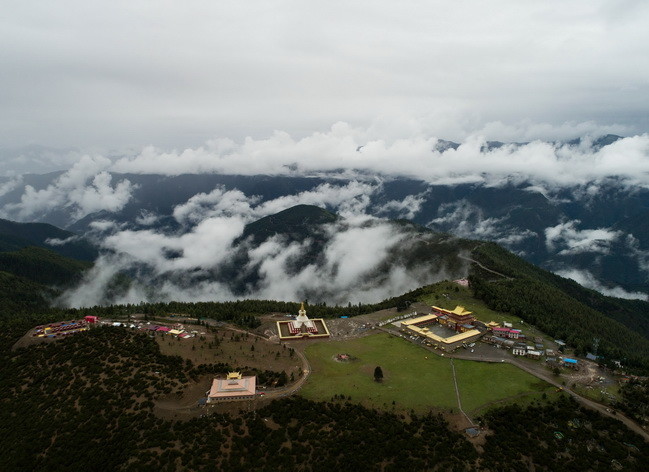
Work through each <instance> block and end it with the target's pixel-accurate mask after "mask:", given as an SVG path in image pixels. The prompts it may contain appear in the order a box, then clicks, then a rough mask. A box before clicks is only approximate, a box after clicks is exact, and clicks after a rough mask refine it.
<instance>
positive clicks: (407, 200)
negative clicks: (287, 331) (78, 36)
mask: <svg viewBox="0 0 649 472" xmlns="http://www.w3.org/2000/svg"><path fill="white" fill-rule="evenodd" d="M620 139H622V138H621V137H620V136H617V135H613V134H608V135H604V136H600V137H596V138H594V139H592V140H589V139H582V138H578V139H574V140H571V141H568V142H565V143H561V144H562V145H567V146H573V147H578V146H582V145H583V146H584V147H586V146H589V149H595V150H598V149H603V148H605V147H606V146H610V145H612V144H613V143H615V142H617V141H619V140H620ZM524 144H525V143H503V142H499V141H488V142H486V143H485V144H484V147H485V149H487V150H495V149H498V148H501V147H503V146H512V147H520V146H523V145H524ZM459 146H460V145H459V144H458V143H455V142H452V141H444V140H438V141H437V144H436V149H437V150H439V151H443V150H446V149H458V148H459ZM431 165H433V163H431ZM61 175H62V174H61V172H55V173H50V174H45V175H35V174H31V175H25V176H23V180H22V181H21V182H20V183H18V184H16V186H15V188H13V190H11V191H8V192H7V193H5V194H4V195H2V196H0V207H3V208H5V210H6V212H5V213H11V211H10V210H11V209H12V208H15V205H19V204H20V202H21V197H22V196H23V195H24V192H25V188H26V186H27V185H29V186H32V187H33V188H34V189H35V190H36V191H38V190H42V189H45V188H47V186H48V185H50V184H52V183H53V182H54V181H55V180H56V179H57V178H58V177H60V176H61ZM111 176H112V182H113V184H114V183H116V182H120V181H122V180H128V181H129V182H130V183H131V184H132V189H131V194H130V199H129V200H128V201H127V202H126V203H125V204H124V205H123V207H121V208H120V209H118V210H114V211H109V210H101V211H97V212H94V213H90V214H87V215H85V216H78V217H77V216H75V217H73V216H72V214H71V211H70V209H69V208H63V207H57V208H54V209H52V210H48V211H44V212H43V213H42V214H38V215H36V216H35V218H36V219H38V220H40V221H44V222H48V223H51V224H55V225H57V226H59V227H64V228H67V229H68V230H71V231H74V232H75V233H77V234H80V235H84V234H86V233H87V232H89V231H92V230H93V225H94V224H96V223H97V222H99V221H107V222H112V223H113V224H114V225H115V227H119V228H121V229H130V230H142V229H146V230H150V231H158V232H163V233H165V234H181V233H182V232H184V231H189V230H191V228H188V227H187V223H186V222H179V221H178V220H177V219H176V218H175V217H174V209H175V208H177V207H179V206H182V205H185V204H187V202H188V201H190V199H192V198H194V197H197V196H201V195H210V193H211V192H213V191H214V190H215V189H222V191H223V192H224V193H226V192H228V191H234V190H238V191H240V192H241V193H242V194H243V195H244V196H245V198H248V199H250V200H251V201H254V202H256V204H259V205H262V204H263V203H265V202H269V201H274V200H277V201H279V200H281V199H283V198H285V197H288V196H291V197H294V198H290V199H286V205H287V206H292V205H294V204H296V203H301V202H300V201H299V199H298V198H297V195H299V194H301V193H304V192H306V193H309V194H314V193H318V192H321V191H322V187H323V186H326V187H327V191H328V192H329V193H330V194H332V193H335V192H336V191H337V190H339V191H340V192H342V191H343V190H342V189H343V188H344V187H345V186H349V185H351V184H359V185H358V186H359V187H363V190H362V192H364V193H362V194H360V193H359V194H357V195H356V196H353V197H350V198H352V199H353V198H356V199H357V200H358V201H359V202H360V203H362V205H359V206H360V207H362V210H361V211H364V212H366V213H367V214H369V215H373V216H377V217H382V218H388V219H400V218H406V219H408V220H410V221H412V222H413V223H415V224H418V225H421V226H425V227H428V228H430V229H433V230H435V231H438V232H443V233H449V234H453V235H455V236H457V237H459V238H467V239H480V240H489V241H494V242H497V243H499V244H501V245H502V246H504V247H506V248H507V249H509V250H511V251H513V252H514V253H516V254H518V255H520V256H522V257H523V258H525V260H527V261H529V262H532V263H534V264H536V265H538V266H540V267H542V268H544V269H547V270H551V271H553V272H557V273H561V274H564V275H568V274H574V276H575V277H577V276H580V277H577V278H578V279H579V280H582V281H586V282H584V283H587V282H588V281H589V280H591V281H592V282H591V285H590V286H592V287H594V288H597V289H598V290H602V291H604V292H606V293H617V294H620V295H625V296H629V297H642V296H644V295H643V294H645V295H647V294H649V226H648V225H649V223H647V222H648V221H649V189H647V188H644V187H636V188H629V187H628V186H627V185H624V184H623V183H622V182H620V181H619V180H618V179H616V178H614V177H611V178H607V179H603V180H599V181H597V182H584V183H580V184H574V185H573V186H566V187H558V188H550V187H551V186H548V188H545V187H544V186H543V185H538V184H535V183H533V182H531V181H521V180H516V181H513V180H512V181H506V180H505V181H503V182H500V183H498V184H497V185H486V184H481V183H457V184H431V183H429V182H426V181H423V180H418V179H416V178H395V177H390V176H381V175H373V174H371V173H369V172H359V173H357V174H354V175H353V177H348V176H345V174H344V172H342V170H341V173H340V174H339V175H335V176H331V175H327V174H326V173H322V174H319V175H318V176H269V175H256V176H242V175H220V174H192V175H188V174H186V175H178V176H167V175H154V174H117V173H112V174H111ZM305 201H308V202H310V203H312V202H313V201H314V200H313V198H309V199H306V200H305ZM211 204H212V205H214V204H215V202H212V203H211ZM318 204H320V203H318ZM343 204H344V203H340V202H338V203H331V204H327V203H322V204H321V206H325V207H326V208H325V209H326V210H327V211H330V212H333V213H336V212H338V211H339V210H340V206H341V205H343ZM107 224H108V223H107ZM271 232H272V231H271ZM246 235H247V234H246ZM8 243H10V242H8ZM37 245H40V244H37ZM14 246H15V247H17V246H16V245H14ZM42 247H43V246H42ZM50 249H52V250H56V249H55V248H53V247H50ZM58 251H59V253H61V254H63V255H66V256H70V257H81V256H80V255H79V254H78V253H73V252H67V253H64V252H62V251H63V248H62V249H60V250H58ZM92 257H93V256H92V254H91V253H89V254H88V255H86V256H83V257H81V258H84V259H86V260H91V259H92ZM607 291H608V292H607Z"/></svg>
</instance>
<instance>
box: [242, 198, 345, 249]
mask: <svg viewBox="0 0 649 472" xmlns="http://www.w3.org/2000/svg"><path fill="white" fill-rule="evenodd" d="M337 220H338V215H336V214H334V213H331V212H330V211H327V210H325V209H324V208H320V207H317V206H314V205H296V206H294V207H291V208H288V209H286V210H284V211H280V212H279V213H276V214H274V215H269V216H266V217H264V218H261V219H260V220H257V221H255V222H253V223H250V224H248V225H246V227H245V229H244V231H243V235H242V236H241V238H243V239H245V238H248V237H252V238H253V240H254V242H255V243H262V242H264V241H266V240H267V239H268V238H270V237H272V236H275V235H277V234H280V235H282V236H285V237H287V238H288V239H289V240H290V241H302V240H304V239H306V238H307V237H313V236H314V231H313V230H314V229H317V228H318V227H320V226H322V225H325V224H328V223H333V222H335V221H337Z"/></svg>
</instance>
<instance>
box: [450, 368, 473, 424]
mask: <svg viewBox="0 0 649 472" xmlns="http://www.w3.org/2000/svg"><path fill="white" fill-rule="evenodd" d="M451 368H452V369H453V384H455V396H456V397H457V407H458V408H459V410H460V413H462V414H463V415H464V417H465V418H466V419H467V420H469V423H470V424H471V426H475V424H474V423H473V420H471V418H469V415H467V414H466V412H465V411H464V410H463V409H462V400H460V389H459V388H458V386H457V376H456V375H455V364H454V363H453V359H451Z"/></svg>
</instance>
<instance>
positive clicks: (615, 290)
mask: <svg viewBox="0 0 649 472" xmlns="http://www.w3.org/2000/svg"><path fill="white" fill-rule="evenodd" d="M555 273H556V274H557V275H560V276H561V277H565V278H567V279H572V280H574V281H575V282H577V283H578V284H579V285H582V286H583V287H586V288H590V289H592V290H596V291H598V292H599V293H601V294H603V295H606V296H609V297H617V298H626V299H630V300H649V298H648V297H647V294H646V293H642V292H629V291H627V290H625V289H623V288H622V287H616V286H608V285H604V284H603V283H602V282H600V281H599V280H597V278H595V276H594V275H593V274H591V273H590V272H589V271H587V270H578V269H566V270H559V271H556V272H555Z"/></svg>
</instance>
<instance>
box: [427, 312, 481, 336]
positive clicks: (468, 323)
mask: <svg viewBox="0 0 649 472" xmlns="http://www.w3.org/2000/svg"><path fill="white" fill-rule="evenodd" d="M433 315H436V316H437V318H438V322H439V324H441V325H444V326H446V327H448V328H450V329H452V330H454V331H457V332H458V333H464V332H465V331H470V330H472V329H475V325H474V324H473V322H474V321H475V317H474V316H473V314H472V313H471V312H470V311H467V310H465V309H464V307H463V306H459V305H458V306H456V307H455V308H454V309H452V310H447V309H445V308H440V307H438V306H434V307H433Z"/></svg>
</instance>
